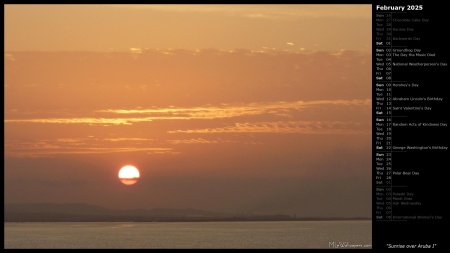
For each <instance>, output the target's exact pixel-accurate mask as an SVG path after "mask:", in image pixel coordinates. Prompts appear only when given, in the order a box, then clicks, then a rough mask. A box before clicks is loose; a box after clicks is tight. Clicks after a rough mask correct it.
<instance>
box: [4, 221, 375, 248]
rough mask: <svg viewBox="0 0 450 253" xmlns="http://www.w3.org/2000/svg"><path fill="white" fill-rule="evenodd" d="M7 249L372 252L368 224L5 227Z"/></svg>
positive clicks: (53, 224)
mask: <svg viewBox="0 0 450 253" xmlns="http://www.w3.org/2000/svg"><path fill="white" fill-rule="evenodd" d="M4 242H5V246H4V247H5V248H6V249H10V248H29V249H36V248H49V249H50V248H62V249H66V248H79V249H87V248H91V249H107V248H127V249H135V248H147V249H149V248H185V249H187V248H211V249H217V248H236V249H237V248H239V249H244V248H295V249H302V248H325V249H328V248H367V249H369V248H371V243H372V221H257V222H24V223H15V222H5V223H4Z"/></svg>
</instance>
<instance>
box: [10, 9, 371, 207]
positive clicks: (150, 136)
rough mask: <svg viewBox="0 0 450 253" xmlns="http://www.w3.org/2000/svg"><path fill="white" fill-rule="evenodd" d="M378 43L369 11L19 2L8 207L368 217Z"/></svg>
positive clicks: (13, 22)
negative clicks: (132, 176) (127, 170)
mask: <svg viewBox="0 0 450 253" xmlns="http://www.w3.org/2000/svg"><path fill="white" fill-rule="evenodd" d="M370 45H371V7H370V5H357V6H354V5H339V6H328V5H294V6H290V5H265V6H259V5H242V6H234V5H231V6H221V5H205V6H202V5H196V6H182V5H173V6H166V5H133V6H131V5H120V6H116V5H114V6H113V5H102V6H100V5H89V6H83V5H76V6H70V5H57V6H53V5H39V6H38V5H23V6H22V5H21V6H18V5H6V6H5V56H4V57H5V83H4V87H5V88H4V90H5V111H4V113H5V201H6V202H20V203H22V202H55V203H63V202H65V203H67V202H70V203H73V202H77V203H79V202H83V203H89V204H97V205H102V206H105V207H112V208H121V209H131V208H156V207H168V208H187V207H189V208H199V209H207V210H216V211H217V210H223V211H230V212H255V213H288V214H292V213H294V212H295V213H296V214H297V215H305V216H308V215H309V216H311V215H312V216H314V215H315V214H316V215H318V216H370V215H371V186H370V184H371V104H372V102H371V55H370V49H371V48H370ZM127 164H132V165H135V166H136V167H138V168H139V169H140V171H141V179H140V180H139V181H138V182H137V183H136V184H135V185H133V186H124V185H122V184H121V183H120V181H119V180H118V179H117V172H118V170H119V169H120V167H121V166H123V165H127Z"/></svg>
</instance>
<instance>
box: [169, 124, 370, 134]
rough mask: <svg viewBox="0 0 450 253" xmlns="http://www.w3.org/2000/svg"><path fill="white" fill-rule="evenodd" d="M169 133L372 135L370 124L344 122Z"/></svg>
mask: <svg viewBox="0 0 450 253" xmlns="http://www.w3.org/2000/svg"><path fill="white" fill-rule="evenodd" d="M168 133H172V134H173V133H189V134H191V133H202V134H211V133H284V134H286V133H301V134H371V128H370V124H368V123H364V122H343V121H277V122H256V123H235V124H234V125H231V126H226V127H219V128H203V129H188V130H175V131H169V132H168Z"/></svg>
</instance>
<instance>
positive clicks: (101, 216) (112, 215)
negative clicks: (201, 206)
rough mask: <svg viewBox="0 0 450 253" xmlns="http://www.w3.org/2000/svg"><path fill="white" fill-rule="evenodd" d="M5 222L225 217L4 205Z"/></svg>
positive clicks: (175, 211) (180, 211) (200, 212)
mask: <svg viewBox="0 0 450 253" xmlns="http://www.w3.org/2000/svg"><path fill="white" fill-rule="evenodd" d="M4 210H5V212H4V214H5V221H161V220H171V219H172V220H173V219H176V220H180V219H181V220H183V219H184V220H185V219H192V220H195V219H211V218H216V219H217V218H220V217H224V216H225V215H224V214H220V213H214V212H209V211H204V210H197V209H163V208H155V209H152V210H144V209H133V210H114V209H108V208H104V207H100V206H96V205H89V204H81V203H74V204H53V203H33V204H5V209H4Z"/></svg>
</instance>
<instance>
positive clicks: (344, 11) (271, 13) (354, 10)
mask: <svg viewBox="0 0 450 253" xmlns="http://www.w3.org/2000/svg"><path fill="white" fill-rule="evenodd" d="M115 6H116V7H120V8H129V9H135V10H153V11H165V12H191V13H192V12H194V13H214V14H223V15H230V16H240V17H246V18H266V19H291V20H292V19H297V18H325V17H341V18H366V19H369V18H371V6H370V5H361V4H359V5H348V4H347V5H322V4H320V5H317V4H316V5H314V4H308V5H302V4H265V5H257V4H239V5H235V4H234V5H233V4H227V5H223V4H222V5H221V4H207V5H205V4H193V5H186V4H170V5H164V4H147V5H134V4H133V5H115Z"/></svg>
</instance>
